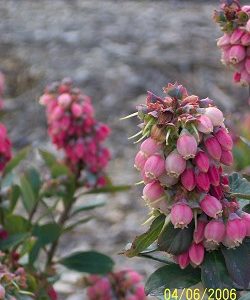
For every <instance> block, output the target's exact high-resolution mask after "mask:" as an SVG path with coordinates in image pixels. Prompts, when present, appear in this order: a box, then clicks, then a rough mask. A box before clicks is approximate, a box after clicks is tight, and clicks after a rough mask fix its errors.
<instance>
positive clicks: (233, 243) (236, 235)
mask: <svg viewBox="0 0 250 300" xmlns="http://www.w3.org/2000/svg"><path fill="white" fill-rule="evenodd" d="M246 234H247V229H246V225H245V223H244V221H243V220H242V219H241V218H240V217H239V216H238V215H237V214H236V213H231V214H230V215H229V218H228V221H227V223H226V236H225V240H224V241H223V244H225V246H226V247H229V248H235V247H238V246H239V245H240V244H241V243H242V241H243V239H244V238H245V237H246Z"/></svg>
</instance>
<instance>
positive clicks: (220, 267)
mask: <svg viewBox="0 0 250 300" xmlns="http://www.w3.org/2000/svg"><path fill="white" fill-rule="evenodd" d="M201 279H202V283H203V285H204V286H205V287H206V288H211V289H217V288H220V289H224V288H228V289H231V288H232V287H233V286H234V284H233V281H232V280H231V278H230V276H229V274H228V271H227V268H226V264H225V260H224V257H223V255H222V254H221V252H220V251H212V252H206V256H205V259H204V261H203V263H202V265H201Z"/></svg>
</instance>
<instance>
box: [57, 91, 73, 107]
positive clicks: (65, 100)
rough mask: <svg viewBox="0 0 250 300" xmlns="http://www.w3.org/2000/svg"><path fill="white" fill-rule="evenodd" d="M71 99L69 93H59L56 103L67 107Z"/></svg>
mask: <svg viewBox="0 0 250 300" xmlns="http://www.w3.org/2000/svg"><path fill="white" fill-rule="evenodd" d="M71 101H72V98H71V96H70V94H67V93H64V94H61V95H60V96H59V97H58V104H59V105H61V106H62V107H63V108H67V107H69V105H70V103H71Z"/></svg>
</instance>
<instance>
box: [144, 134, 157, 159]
mask: <svg viewBox="0 0 250 300" xmlns="http://www.w3.org/2000/svg"><path fill="white" fill-rule="evenodd" d="M140 150H141V151H142V152H143V153H145V154H146V155H147V156H151V155H153V154H156V153H160V150H161V145H160V144H159V143H157V142H156V141H155V140H153V139H152V138H150V137H149V138H147V139H146V140H145V141H144V142H143V143H142V144H141V147H140Z"/></svg>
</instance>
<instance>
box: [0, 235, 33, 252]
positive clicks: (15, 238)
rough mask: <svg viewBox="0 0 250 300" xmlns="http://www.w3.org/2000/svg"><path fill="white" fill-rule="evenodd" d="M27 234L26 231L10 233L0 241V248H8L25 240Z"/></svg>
mask: <svg viewBox="0 0 250 300" xmlns="http://www.w3.org/2000/svg"><path fill="white" fill-rule="evenodd" d="M29 236H30V234H29V233H27V232H21V233H15V234H12V235H10V236H9V237H8V238H7V239H5V240H1V241H0V250H3V251H5V250H10V249H11V248H12V247H16V246H17V245H19V244H20V243H22V242H23V241H25V240H26V239H27V238H28V237H29Z"/></svg>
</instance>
